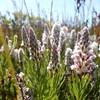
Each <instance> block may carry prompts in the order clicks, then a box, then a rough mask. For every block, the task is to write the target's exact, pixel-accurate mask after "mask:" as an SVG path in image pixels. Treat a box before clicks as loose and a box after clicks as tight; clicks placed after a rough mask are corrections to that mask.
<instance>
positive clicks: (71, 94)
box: [0, 23, 100, 100]
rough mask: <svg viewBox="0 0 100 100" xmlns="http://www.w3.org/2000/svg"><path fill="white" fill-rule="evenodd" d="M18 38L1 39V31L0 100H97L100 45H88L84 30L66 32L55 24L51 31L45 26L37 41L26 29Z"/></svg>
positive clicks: (0, 29)
mask: <svg viewBox="0 0 100 100" xmlns="http://www.w3.org/2000/svg"><path fill="white" fill-rule="evenodd" d="M69 33H71V35H70V34H69ZM20 37H21V41H20V42H18V38H19V37H18V36H17V35H16V34H15V35H14V36H13V37H9V36H6V37H4V33H3V32H2V28H0V44H1V47H0V99H2V100H74V99H75V100H88V99H91V100H99V99H100V84H99V81H100V74H99V73H98V72H99V70H100V68H99V65H100V60H99V58H100V57H99V55H100V52H99V51H100V50H99V48H98V47H99V46H100V44H98V43H97V42H96V41H94V42H93V41H91V39H90V33H89V29H88V28H87V27H84V28H83V29H81V31H80V32H76V31H75V30H72V31H71V32H69V30H68V28H67V27H66V26H61V25H60V24H58V23H55V24H54V25H53V27H52V29H51V30H49V28H48V25H47V24H45V25H44V32H43V34H42V39H41V40H38V39H37V35H36V32H35V31H34V29H33V28H32V27H31V26H28V25H26V26H23V27H22V29H21V35H20ZM19 43H20V44H19ZM94 45H95V46H94ZM62 52H63V53H64V55H63V53H62ZM63 56H65V57H63ZM63 58H64V59H63Z"/></svg>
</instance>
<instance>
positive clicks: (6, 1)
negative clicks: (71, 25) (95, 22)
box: [0, 0, 100, 20]
mask: <svg viewBox="0 0 100 100" xmlns="http://www.w3.org/2000/svg"><path fill="white" fill-rule="evenodd" d="M12 1H16V5H17V7H16V8H17V10H20V9H23V12H25V11H26V9H25V7H24V6H23V5H22V4H23V0H0V11H1V13H2V14H6V12H7V11H10V12H13V11H14V10H15V9H16V8H15V7H14V6H13V3H12ZM25 1H26V3H27V7H28V10H29V11H30V12H31V11H32V12H33V14H34V15H38V10H37V2H38V3H39V4H40V16H44V15H45V14H46V15H47V17H48V18H49V15H50V6H51V0H25ZM86 1H87V2H86V6H85V12H86V13H85V16H88V17H89V18H90V17H91V11H92V8H93V7H94V8H95V10H96V11H97V12H100V0H86ZM90 1H92V3H91V7H90V9H89V11H88V10H87V9H88V7H89V3H90ZM74 15H75V0H54V2H53V17H54V18H55V20H57V16H59V20H61V19H62V16H63V17H68V18H70V17H72V18H73V17H74Z"/></svg>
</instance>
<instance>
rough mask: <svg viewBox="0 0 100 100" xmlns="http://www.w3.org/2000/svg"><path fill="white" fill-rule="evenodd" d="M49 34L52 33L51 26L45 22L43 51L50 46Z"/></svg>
mask: <svg viewBox="0 0 100 100" xmlns="http://www.w3.org/2000/svg"><path fill="white" fill-rule="evenodd" d="M49 35H50V31H49V28H48V26H47V24H45V25H44V32H43V34H42V46H41V52H44V51H45V49H46V47H47V46H48V42H49Z"/></svg>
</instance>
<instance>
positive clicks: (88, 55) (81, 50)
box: [70, 27, 96, 74]
mask: <svg viewBox="0 0 100 100" xmlns="http://www.w3.org/2000/svg"><path fill="white" fill-rule="evenodd" d="M90 43H91V42H90V40H89V31H88V28H87V27H85V28H83V29H82V30H81V32H80V33H79V34H78V38H77V42H76V44H75V47H74V50H73V52H72V56H71V58H72V60H73V65H71V66H70V68H71V70H74V71H75V72H76V73H78V74H83V73H92V72H93V69H94V68H95V67H96V64H95V63H94V59H95V57H96V55H95V53H94V50H93V48H90Z"/></svg>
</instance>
